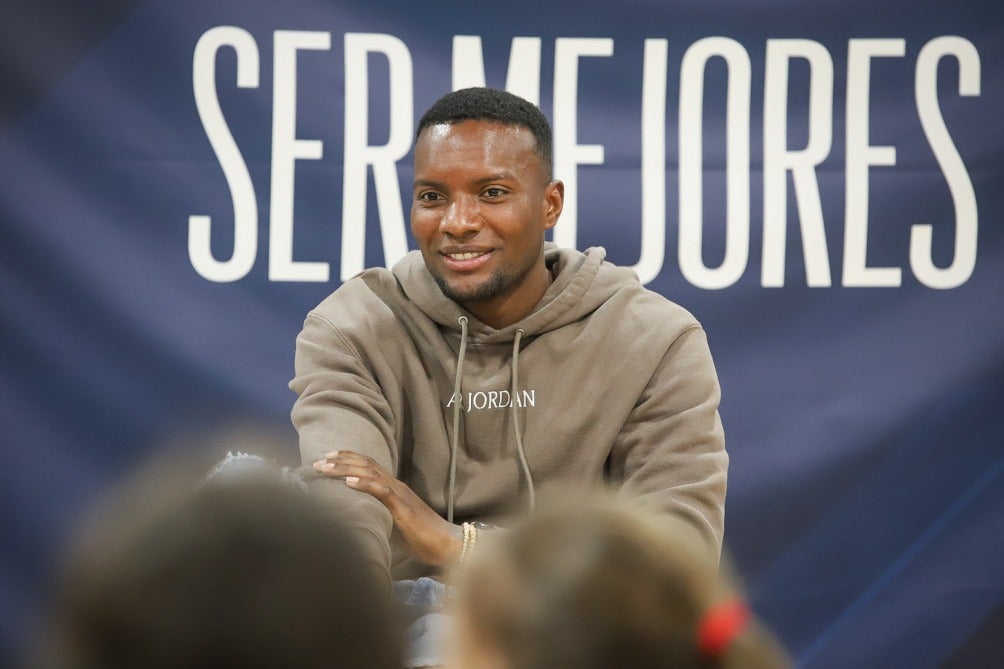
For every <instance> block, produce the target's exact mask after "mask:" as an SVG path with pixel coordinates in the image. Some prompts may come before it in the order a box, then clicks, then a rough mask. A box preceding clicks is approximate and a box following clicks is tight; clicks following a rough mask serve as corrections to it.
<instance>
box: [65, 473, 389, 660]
mask: <svg viewBox="0 0 1004 669" xmlns="http://www.w3.org/2000/svg"><path fill="white" fill-rule="evenodd" d="M366 565H367V563H366V561H365V560H364V558H363V556H362V554H361V552H360V550H359V549H358V548H357V547H356V545H355V543H354V540H353V538H352V537H351V536H350V535H349V533H348V531H347V530H346V529H345V528H343V527H342V526H340V525H339V524H337V523H335V522H334V521H333V520H332V519H331V517H330V515H329V514H326V513H324V512H322V511H321V510H320V509H318V508H317V507H316V506H315V504H314V503H312V502H311V500H310V499H309V498H308V497H306V496H305V495H303V494H302V493H301V492H300V491H299V490H298V489H297V488H295V487H290V486H289V485H286V484H283V483H281V482H279V481H275V480H271V481H270V480H267V479H266V478H264V477H248V478H247V479H246V480H235V481H228V482H227V483H226V484H213V485H207V486H204V487H202V488H199V489H197V490H193V489H191V488H189V489H188V490H187V491H183V492H178V491H177V490H175V491H169V490H158V489H147V490H145V491H144V490H133V492H132V494H126V495H124V496H122V497H120V498H119V499H117V501H116V503H115V504H114V505H113V506H112V507H111V510H110V511H108V512H106V513H105V514H103V515H102V516H101V519H100V520H99V521H98V523H97V524H96V525H95V526H94V527H91V528H90V529H89V531H88V532H87V533H86V535H85V536H84V537H83V538H82V541H81V542H80V545H79V546H78V547H77V550H76V551H75V552H74V553H73V556H72V558H71V561H70V564H69V568H68V569H67V572H66V578H65V582H64V583H63V587H62V591H61V594H60V596H59V599H58V601H57V609H56V615H55V623H54V625H55V630H54V634H53V637H54V638H53V640H52V641H51V645H52V647H53V648H54V649H55V650H54V651H53V653H54V655H55V657H54V658H53V660H52V661H53V663H54V664H55V665H57V666H59V667H60V668H61V669H92V668H93V669H141V668H142V669H158V668H164V669H167V668H168V667H170V668H171V669H177V668H178V667H185V668H186V669H200V668H205V669H210V668H212V669H219V668H220V667H235V668H243V667H246V668H256V669H287V668H289V667H296V668H297V669H314V668H316V669H321V668H322V667H323V668H325V669H330V668H331V667H341V668H359V669H363V668H365V669H373V668H377V669H384V668H386V669H391V668H394V669H397V668H398V667H400V666H401V659H400V646H399V641H398V634H397V629H396V627H395V625H394V622H393V621H394V615H393V613H392V608H391V603H390V601H389V587H388V585H387V584H386V583H382V582H381V581H380V579H379V577H378V576H377V575H376V573H375V572H374V571H372V570H371V569H370V568H368V567H367V566H366Z"/></svg>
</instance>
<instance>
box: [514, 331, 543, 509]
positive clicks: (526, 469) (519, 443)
mask: <svg viewBox="0 0 1004 669" xmlns="http://www.w3.org/2000/svg"><path fill="white" fill-rule="evenodd" d="M524 334H526V332H525V331H524V330H523V328H519V329H518V330H516V337H515V338H514V339H513V341H512V390H511V391H510V397H511V398H512V399H511V400H510V401H511V402H512V407H511V408H512V429H513V434H514V435H515V436H516V453H517V454H518V455H519V464H520V466H522V467H523V476H525V477H526V487H527V490H528V491H529V493H530V511H531V512H533V509H534V507H535V506H536V504H537V502H536V499H535V494H534V489H533V476H532V475H531V474H530V465H529V464H528V463H527V461H526V451H525V450H523V430H522V428H521V427H520V426H519V412H517V411H516V393H517V392H518V390H519V343H520V341H522V339H523V335H524Z"/></svg>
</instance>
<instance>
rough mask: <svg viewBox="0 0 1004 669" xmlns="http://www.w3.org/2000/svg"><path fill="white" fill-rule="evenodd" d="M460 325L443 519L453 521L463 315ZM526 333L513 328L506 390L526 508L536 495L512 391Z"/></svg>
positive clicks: (464, 348) (464, 352) (464, 340)
mask: <svg viewBox="0 0 1004 669" xmlns="http://www.w3.org/2000/svg"><path fill="white" fill-rule="evenodd" d="M457 323H458V324H459V325H460V352H459V353H458V354H457V374H456V376H455V377H454V379H453V435H452V439H450V480H449V485H448V488H447V491H446V522H448V523H452V522H453V495H454V491H455V488H456V481H457V447H458V444H459V443H460V410H461V405H462V404H463V397H464V396H463V393H462V392H461V389H460V381H461V379H462V378H463V374H464V357H465V356H466V355H467V317H466V316H461V317H460V318H458V319H457ZM525 334H526V332H525V331H524V330H523V328H519V329H518V330H516V336H515V338H514V339H513V342H512V387H511V390H510V397H511V398H512V399H511V400H510V401H511V402H512V406H511V408H512V427H513V434H514V435H515V437H516V453H517V454H518V455H519V464H520V467H521V468H522V469H523V476H524V477H525V478H526V485H527V490H528V491H529V493H530V511H533V510H534V507H535V506H536V503H537V502H536V494H535V490H534V485H533V475H532V474H531V473H530V465H529V463H528V462H527V460H526V451H525V450H524V449H523V429H522V428H521V427H520V422H519V412H517V411H516V393H517V392H518V390H519V344H520V342H521V341H522V340H523V335H525Z"/></svg>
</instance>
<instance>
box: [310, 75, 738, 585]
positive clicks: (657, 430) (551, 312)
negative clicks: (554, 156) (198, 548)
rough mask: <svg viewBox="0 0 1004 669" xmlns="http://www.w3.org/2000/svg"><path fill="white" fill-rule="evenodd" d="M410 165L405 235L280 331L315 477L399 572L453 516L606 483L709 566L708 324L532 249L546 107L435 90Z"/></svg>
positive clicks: (431, 561)
mask: <svg viewBox="0 0 1004 669" xmlns="http://www.w3.org/2000/svg"><path fill="white" fill-rule="evenodd" d="M414 160H415V181H414V191H413V197H412V207H411V228H412V232H413V234H414V236H415V239H416V241H417V242H418V245H419V247H420V252H418V251H413V252H411V253H410V254H408V255H407V256H406V257H405V258H404V259H403V260H401V261H400V262H399V263H397V264H396V265H395V266H394V268H393V269H392V270H390V271H388V270H385V269H370V270H366V271H364V272H363V273H361V274H360V275H358V276H356V277H355V278H353V279H351V280H349V281H347V282H346V283H345V284H344V285H343V286H341V287H340V288H339V289H338V290H336V291H335V292H334V293H333V294H332V295H330V296H329V297H328V298H327V299H325V300H324V301H323V302H321V304H320V305H318V307H317V308H316V309H315V310H313V311H311V312H310V314H308V316H307V318H306V321H305V324H304V327H303V331H302V332H301V333H300V335H299V337H298V338H297V347H296V376H295V378H294V379H293V380H292V381H291V382H290V387H291V388H292V389H293V390H294V391H296V392H297V393H299V399H298V400H297V402H296V404H295V406H294V408H293V413H292V417H293V422H294V424H295V425H296V428H297V430H298V431H299V434H300V448H301V454H302V457H303V461H304V464H306V465H312V466H313V468H314V471H315V472H316V473H317V474H318V476H316V477H314V478H313V480H311V482H310V486H311V488H312V491H313V494H315V495H318V496H323V497H324V498H325V502H326V503H328V504H330V505H331V506H332V508H337V509H339V510H341V511H342V513H343V514H344V515H345V516H346V517H348V519H349V522H350V523H351V524H352V525H353V526H354V527H355V528H356V530H357V531H358V533H359V535H360V536H362V537H364V540H365V541H366V542H367V544H368V546H369V549H370V555H371V557H372V559H373V560H374V562H375V563H376V564H377V565H378V566H379V567H380V568H381V569H384V570H388V571H389V572H390V573H392V574H393V576H394V577H395V578H404V577H414V576H417V575H421V574H427V573H430V572H434V571H435V570H436V568H438V567H441V566H443V565H446V564H448V563H450V562H451V561H453V560H454V559H456V558H457V556H458V555H460V554H461V552H462V551H464V550H466V549H468V548H470V546H469V545H468V544H469V543H470V541H469V540H470V539H471V536H472V535H470V534H469V533H466V532H462V531H461V528H460V525H458V523H461V522H466V521H489V522H490V521H491V520H492V519H494V518H496V517H499V516H502V515H505V514H510V513H514V512H520V511H523V510H525V509H528V508H531V507H532V506H533V503H534V499H535V497H536V496H537V495H538V494H540V493H542V492H547V491H549V490H553V489H559V488H560V489H564V490H571V491H580V490H586V489H590V488H592V487H595V486H598V485H601V484H603V483H604V482H607V483H609V484H612V485H614V486H616V487H618V488H623V489H625V490H626V491H627V492H629V493H630V494H631V495H633V496H636V497H638V498H640V499H642V500H643V501H645V502H646V503H648V504H649V505H650V506H653V507H655V508H656V509H657V510H659V511H661V512H665V513H671V514H678V515H680V516H682V517H683V518H685V519H687V520H688V521H689V527H692V528H693V529H694V539H693V542H694V543H695V544H698V545H704V546H706V547H707V549H708V551H709V556H710V557H709V559H713V560H716V561H717V559H718V555H719V552H720V550H721V541H722V528H723V520H724V499H725V484H726V469H727V466H728V456H727V455H726V453H725V450H724V437H723V433H722V427H721V422H720V420H719V417H718V410H717V409H718V402H719V387H718V381H717V377H716V374H715V370H714V366H713V363H712V360H711V356H710V353H709V351H708V347H707V341H706V338H705V335H704V332H703V330H702V329H701V327H700V325H699V324H698V322H697V321H696V320H695V319H694V318H693V317H692V316H691V315H690V314H689V313H687V312H686V311H685V310H684V309H682V308H681V307H679V306H677V305H675V304H673V303H671V302H669V301H668V300H666V299H665V298H663V297H661V296H659V295H657V294H655V293H653V292H651V291H648V290H646V289H645V288H643V287H642V286H641V285H640V283H639V282H638V279H637V277H636V276H635V274H634V273H633V272H632V271H630V270H627V269H623V268H618V267H615V266H613V265H611V264H610V263H606V262H604V261H603V258H604V251H603V250H602V249H596V248H594V249H589V250H587V251H586V252H585V253H580V252H577V251H574V250H569V249H558V248H555V247H553V245H545V241H544V233H545V231H547V230H548V229H550V228H552V227H553V226H554V225H555V224H556V223H557V222H558V217H559V215H560V214H561V209H562V203H563V198H564V187H563V184H562V183H561V182H560V181H556V180H554V179H553V178H552V174H551V130H550V126H549V125H548V123H547V119H546V118H545V117H544V115H543V114H542V113H541V112H540V110H539V109H537V107H535V106H534V105H532V104H530V103H529V102H527V101H525V100H522V99H521V98H518V97H516V96H514V95H511V94H508V93H505V92H503V91H497V90H491V89H484V88H471V89H465V90H461V91H456V92H454V93H450V94H448V95H446V96H444V97H443V98H441V99H440V100H439V101H437V102H436V103H435V104H434V105H433V106H432V107H431V108H430V109H429V110H428V111H427V112H426V114H425V115H424V116H423V117H422V119H421V120H420V122H419V125H418V131H417V135H416V142H415V152H414ZM465 529H467V528H465ZM473 536H475V538H476V535H473ZM392 543H393V547H392Z"/></svg>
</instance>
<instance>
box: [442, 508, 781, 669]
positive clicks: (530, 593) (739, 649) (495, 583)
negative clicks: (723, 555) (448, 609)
mask: <svg viewBox="0 0 1004 669" xmlns="http://www.w3.org/2000/svg"><path fill="white" fill-rule="evenodd" d="M683 522H684V521H682V520H679V519H675V518H673V517H667V516H664V515H653V514H651V513H649V512H646V511H644V510H642V509H639V508H636V507H628V506H626V505H624V504H621V503H615V502H613V501H611V500H606V499H604V500H598V501H595V502H590V503H587V504H585V505H582V504H579V505H578V506H577V507H576V508H574V509H572V508H567V507H566V508H554V509H551V510H550V511H544V512H542V513H540V514H537V515H536V516H534V517H533V518H531V519H529V520H527V521H526V522H524V523H523V524H521V525H519V526H517V527H515V528H514V529H513V530H512V531H511V532H507V533H505V534H504V535H500V536H496V537H494V538H493V540H492V541H491V542H490V543H489V542H485V545H479V546H478V548H479V549H480V550H479V551H477V552H476V553H475V554H474V555H473V556H472V557H471V559H470V560H469V561H468V563H467V564H466V565H464V568H463V569H462V570H461V573H460V574H459V579H458V588H457V596H456V599H455V602H454V607H455V612H456V615H457V616H458V617H459V620H458V626H459V630H460V632H461V635H463V634H465V633H466V634H467V635H469V637H470V638H469V639H468V640H469V641H471V643H472V644H475V645H477V644H480V646H479V647H480V648H483V649H485V652H487V653H489V654H490V655H492V656H493V657H494V658H495V659H496V661H498V663H500V664H502V665H503V666H505V667H507V668H508V669H553V668H554V667H560V668H562V669H613V668H614V667H617V668H620V667H632V669H650V668H651V669H656V668H668V667H681V668H690V667H694V668H704V667H746V668H748V669H761V668H763V669H768V668H770V669H774V668H777V667H786V666H788V661H787V660H786V658H785V657H784V654H783V652H781V651H780V647H779V645H778V644H777V643H776V642H775V641H774V640H773V639H772V637H770V635H769V634H767V633H766V632H765V631H764V630H763V628H762V627H760V626H759V625H758V624H757V623H756V622H755V621H752V620H750V621H748V622H747V623H746V625H745V626H744V627H742V629H741V630H739V631H738V633H737V634H736V635H735V637H734V638H732V635H731V634H730V635H729V639H728V643H727V644H726V647H725V648H724V649H722V650H721V651H720V652H717V651H716V652H714V653H709V652H702V650H701V648H700V647H699V644H698V641H697V629H698V627H699V626H700V625H701V622H702V620H703V619H705V618H706V615H707V613H708V612H709V611H711V610H712V609H713V608H715V607H716V606H717V605H719V604H721V603H723V602H726V603H727V602H732V601H734V598H735V597H736V593H735V591H734V589H733V588H732V587H731V586H730V585H729V583H728V582H727V580H726V579H724V578H722V577H720V576H719V574H718V571H717V565H715V564H709V561H708V559H707V555H706V552H704V551H703V547H702V548H701V550H700V551H698V550H695V549H693V548H692V547H691V545H690V544H688V542H687V538H690V537H692V536H693V535H692V533H691V532H689V531H688V530H689V527H687V526H681V525H680V524H679V523H683ZM740 606H741V605H740ZM461 645H463V644H462V643H461ZM471 669H476V668H475V667H471Z"/></svg>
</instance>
